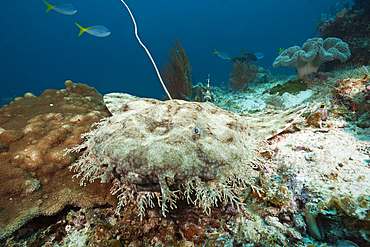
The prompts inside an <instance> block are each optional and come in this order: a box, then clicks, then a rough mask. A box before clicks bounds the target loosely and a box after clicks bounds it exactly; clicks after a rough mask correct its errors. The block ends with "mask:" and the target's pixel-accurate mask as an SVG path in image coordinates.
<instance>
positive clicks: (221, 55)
mask: <svg viewBox="0 0 370 247" xmlns="http://www.w3.org/2000/svg"><path fill="white" fill-rule="evenodd" d="M213 54H217V56H219V57H220V58H222V59H225V60H230V57H231V56H230V55H229V53H226V52H223V51H217V50H216V49H215V52H214V53H213Z"/></svg>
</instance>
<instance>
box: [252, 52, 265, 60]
mask: <svg viewBox="0 0 370 247" xmlns="http://www.w3.org/2000/svg"><path fill="white" fill-rule="evenodd" d="M254 55H255V56H256V57H257V59H258V60H260V59H262V58H263V54H262V53H261V52H256V53H254Z"/></svg>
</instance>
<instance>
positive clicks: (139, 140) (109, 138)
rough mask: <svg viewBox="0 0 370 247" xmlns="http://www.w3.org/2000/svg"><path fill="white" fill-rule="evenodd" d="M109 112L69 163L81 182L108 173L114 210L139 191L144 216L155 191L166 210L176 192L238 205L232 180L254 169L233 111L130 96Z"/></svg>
mask: <svg viewBox="0 0 370 247" xmlns="http://www.w3.org/2000/svg"><path fill="white" fill-rule="evenodd" d="M113 114H114V115H113V116H112V117H110V118H105V119H104V120H102V121H101V122H100V123H98V124H97V128H96V129H94V130H92V131H90V132H88V133H86V134H84V136H85V138H86V141H85V142H84V143H82V144H81V145H79V146H77V147H76V148H73V149H70V150H69V151H70V152H71V151H77V152H78V151H80V150H85V149H86V151H85V152H84V153H83V155H82V156H81V157H80V158H79V159H78V161H77V162H76V163H75V164H74V165H72V166H71V168H75V169H76V170H78V171H79V173H78V174H76V176H82V179H81V184H84V183H85V182H86V181H87V180H89V181H93V180H95V179H97V178H100V179H101V182H103V183H104V182H107V181H113V184H114V186H113V189H112V191H113V193H117V192H120V195H119V196H118V197H119V200H120V202H119V204H118V207H117V210H119V209H120V207H121V206H123V205H127V204H128V203H129V202H130V201H131V202H133V201H134V200H135V198H136V203H137V206H138V208H139V209H140V213H141V216H142V215H144V212H145V207H144V205H150V206H151V207H153V206H154V203H153V201H152V199H153V198H157V199H158V202H159V201H161V207H162V214H163V215H164V216H165V214H166V212H167V211H168V208H167V207H168V205H167V204H169V205H170V206H171V208H172V207H176V199H177V198H178V197H179V196H181V197H185V198H186V199H187V201H188V203H189V202H190V203H194V204H197V205H199V206H202V207H204V208H205V209H209V207H210V206H211V205H215V204H216V203H217V202H218V201H220V200H227V201H231V202H232V203H234V204H235V205H236V206H238V205H239V203H240V202H239V200H238V197H237V194H236V193H237V192H238V190H239V189H240V188H237V186H236V185H238V186H239V187H243V185H244V186H245V185H247V184H250V183H251V182H252V181H254V178H253V177H254V176H258V172H257V170H258V169H253V168H255V167H256V166H258V161H257V160H258V158H257V157H259V153H258V152H257V151H256V144H255V141H254V139H253V138H252V136H251V134H250V132H249V126H248V124H247V122H246V121H245V120H244V119H243V118H242V117H240V116H238V115H236V114H234V113H231V112H228V111H225V110H222V109H221V108H218V107H215V106H213V105H211V104H208V103H197V102H186V101H181V100H170V101H166V102H161V101H158V100H155V99H135V100H131V101H128V102H126V103H125V104H124V105H123V106H122V107H121V108H120V109H119V110H116V111H115V112H113ZM244 188H245V187H244ZM191 195H194V196H191Z"/></svg>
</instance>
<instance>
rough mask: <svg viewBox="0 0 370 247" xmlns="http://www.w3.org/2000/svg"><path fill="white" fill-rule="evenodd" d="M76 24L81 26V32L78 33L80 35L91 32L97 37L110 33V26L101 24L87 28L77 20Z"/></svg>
mask: <svg viewBox="0 0 370 247" xmlns="http://www.w3.org/2000/svg"><path fill="white" fill-rule="evenodd" d="M75 24H76V25H77V26H78V27H79V28H80V33H79V34H78V37H80V36H81V34H83V33H84V32H86V33H88V34H91V35H93V36H96V37H106V36H108V35H109V34H110V31H109V30H108V28H106V27H104V26H100V25H95V26H91V27H87V28H83V27H81V26H80V25H78V24H77V23H76V22H75Z"/></svg>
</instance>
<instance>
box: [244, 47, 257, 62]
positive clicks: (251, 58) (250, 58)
mask: <svg viewBox="0 0 370 247" xmlns="http://www.w3.org/2000/svg"><path fill="white" fill-rule="evenodd" d="M240 56H244V57H245V58H246V59H247V60H248V61H252V62H257V61H258V58H257V56H256V55H254V54H252V53H248V52H247V53H245V52H244V51H243V49H242V53H241V54H240Z"/></svg>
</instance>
